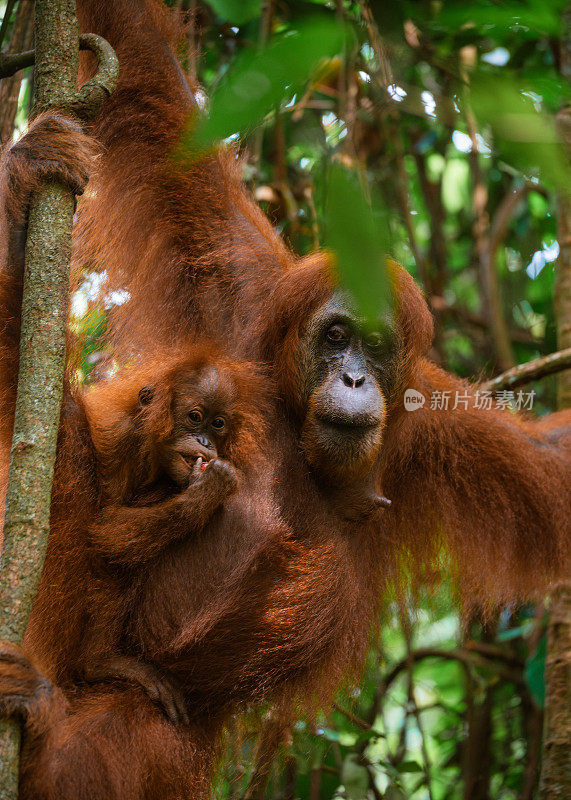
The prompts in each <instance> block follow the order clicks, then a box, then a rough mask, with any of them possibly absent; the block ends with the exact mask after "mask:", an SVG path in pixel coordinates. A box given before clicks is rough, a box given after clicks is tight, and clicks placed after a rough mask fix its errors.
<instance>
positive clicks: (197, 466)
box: [184, 456, 210, 478]
mask: <svg viewBox="0 0 571 800" xmlns="http://www.w3.org/2000/svg"><path fill="white" fill-rule="evenodd" d="M184 460H185V461H186V462H187V464H189V466H190V464H191V463H192V462H191V459H190V457H188V458H187V457H184ZM209 464H210V461H207V460H206V459H204V458H203V457H202V456H198V458H197V459H196V461H195V462H194V466H193V467H192V474H193V477H195V478H198V477H199V476H200V474H201V473H202V472H204V470H205V469H207V468H208V465H209Z"/></svg>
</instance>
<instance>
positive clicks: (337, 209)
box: [325, 162, 392, 325]
mask: <svg viewBox="0 0 571 800" xmlns="http://www.w3.org/2000/svg"><path fill="white" fill-rule="evenodd" d="M388 241H389V237H388V221H387V218H386V214H384V213H383V207H382V205H381V204H380V203H379V202H378V201H377V202H375V203H371V202H369V201H368V200H367V198H366V197H365V195H364V194H363V191H362V188H361V186H360V183H359V178H358V175H357V174H356V173H355V172H354V171H352V170H349V169H346V168H345V167H343V166H342V165H341V164H340V163H338V162H334V163H333V164H332V165H331V166H330V168H329V170H328V174H327V181H326V196H325V243H326V245H327V246H328V247H329V248H330V249H331V250H333V252H334V253H335V254H336V256H337V268H338V270H339V274H340V277H341V279H342V281H343V284H344V285H345V287H346V288H347V290H348V291H349V292H350V294H351V295H352V296H353V298H354V300H355V302H356V303H357V306H358V310H359V312H360V313H361V314H362V316H363V317H365V319H366V320H367V321H368V322H369V323H370V324H373V325H374V324H375V322H376V321H377V320H378V319H379V318H383V317H384V316H386V314H387V312H388V311H389V310H390V309H391V308H392V294H391V292H390V289H389V284H388V280H387V271H386V264H385V258H386V254H387V252H388Z"/></svg>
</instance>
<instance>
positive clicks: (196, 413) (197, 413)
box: [188, 408, 202, 422]
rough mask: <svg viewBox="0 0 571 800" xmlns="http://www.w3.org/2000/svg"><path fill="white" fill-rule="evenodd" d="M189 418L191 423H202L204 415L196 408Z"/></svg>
mask: <svg viewBox="0 0 571 800" xmlns="http://www.w3.org/2000/svg"><path fill="white" fill-rule="evenodd" d="M188 418H189V420H190V421H191V422H202V414H201V412H200V411H198V409H196V408H195V409H194V410H193V411H191V412H190V414H189V415H188Z"/></svg>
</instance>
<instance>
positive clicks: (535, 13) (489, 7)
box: [437, 0, 565, 38]
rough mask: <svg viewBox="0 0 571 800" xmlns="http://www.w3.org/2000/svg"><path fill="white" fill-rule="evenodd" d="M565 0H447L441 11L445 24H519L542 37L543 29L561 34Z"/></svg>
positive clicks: (503, 26)
mask: <svg viewBox="0 0 571 800" xmlns="http://www.w3.org/2000/svg"><path fill="white" fill-rule="evenodd" d="M564 7H565V0H556V1H555V2H551V3H546V2H545V0H527V2H526V0H523V1H522V0H519V2H517V3H510V2H502V3H500V4H497V3H489V2H481V1H480V2H472V3H466V2H464V0H462V2H460V3H450V2H447V3H443V4H442V6H441V10H440V11H439V13H438V15H437V20H438V22H439V23H440V24H441V25H445V26H447V27H449V28H452V29H454V28H456V29H459V28H461V27H462V26H466V27H468V26H470V25H475V26H476V27H477V28H479V29H483V30H485V31H486V32H488V31H489V30H490V29H493V28H501V29H505V30H506V31H507V30H513V29H514V28H515V27H516V26H517V27H519V28H522V27H523V26H525V27H527V28H530V29H531V30H532V31H533V32H534V33H535V34H536V36H537V38H539V36H540V35H541V34H543V33H548V34H552V35H557V34H558V33H559V32H560V31H561V24H562V20H561V13H562V11H563V9H564Z"/></svg>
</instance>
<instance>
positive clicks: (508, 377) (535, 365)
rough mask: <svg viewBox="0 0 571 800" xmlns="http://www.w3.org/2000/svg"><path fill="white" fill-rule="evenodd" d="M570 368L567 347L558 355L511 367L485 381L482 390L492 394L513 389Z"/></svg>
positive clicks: (569, 354) (569, 350) (569, 356)
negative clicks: (492, 392)
mask: <svg viewBox="0 0 571 800" xmlns="http://www.w3.org/2000/svg"><path fill="white" fill-rule="evenodd" d="M570 367H571V347H568V348H567V349H566V350H560V351H559V352H558V353H550V355H548V356H544V357H543V358H536V359H535V360H534V361H528V363H527V364H520V365H519V366H517V367H512V369H508V370H507V372H503V373H502V374H501V375H498V376H497V377H496V378H492V379H491V380H489V381H486V383H485V384H484V385H483V388H484V389H487V390H489V391H494V392H497V391H500V390H502V389H515V388H516V387H517V386H523V385H524V384H525V383H529V382H530V381H536V380H538V379H539V378H544V377H545V376H546V375H553V374H554V373H556V372H563V370H566V369H569V368H570Z"/></svg>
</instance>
